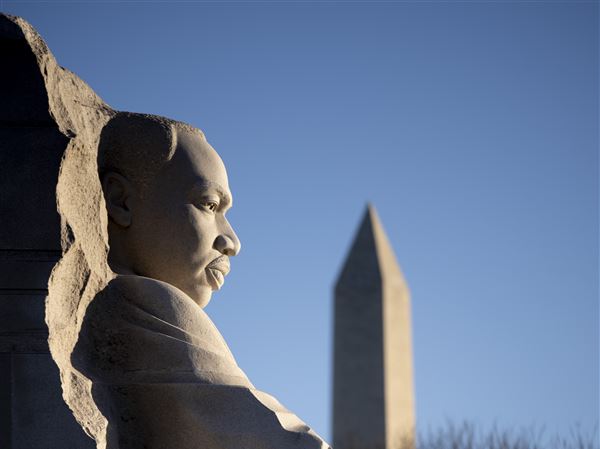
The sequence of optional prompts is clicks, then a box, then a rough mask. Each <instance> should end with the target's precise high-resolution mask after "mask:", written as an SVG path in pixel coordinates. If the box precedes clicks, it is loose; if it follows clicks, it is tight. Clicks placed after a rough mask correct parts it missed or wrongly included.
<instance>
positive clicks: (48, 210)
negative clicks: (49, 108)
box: [0, 70, 67, 250]
mask: <svg viewBox="0 0 600 449" xmlns="http://www.w3.org/2000/svg"><path fill="white" fill-rule="evenodd" d="M0 72H3V71H2V70H0ZM0 98H2V97H0ZM2 101H4V98H3V100H2ZM0 109H2V110H5V108H0ZM66 145H67V138H66V137H65V136H63V135H62V134H61V133H60V132H59V131H58V129H57V128H56V127H44V128H40V127H19V128H16V127H11V128H6V127H0V167H2V173H3V175H2V176H1V177H0V192H2V194H1V195H0V217H2V227H1V229H0V249H22V248H27V249H43V250H60V218H59V215H58V212H57V210H56V183H57V180H58V170H59V167H60V160H61V157H62V155H63V152H64V149H65V147H66Z"/></svg>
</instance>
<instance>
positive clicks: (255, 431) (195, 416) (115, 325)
mask: <svg viewBox="0 0 600 449" xmlns="http://www.w3.org/2000/svg"><path fill="white" fill-rule="evenodd" d="M98 169H99V174H100V182H101V185H102V190H103V194H104V199H105V203H106V210H107V213H108V239H109V252H108V265H109V267H110V269H111V271H112V272H114V273H115V274H114V277H112V279H110V280H109V282H108V283H107V285H106V287H104V288H103V289H102V290H101V291H100V292H98V293H97V294H96V295H95V297H94V299H92V301H91V302H90V303H89V305H88V306H87V308H86V310H85V314H84V316H83V319H82V322H81V328H80V331H79V335H78V339H77V343H76V344H75V347H74V349H73V352H72V355H71V362H72V365H73V368H74V369H75V370H77V371H78V372H79V373H81V374H82V375H83V376H84V377H85V378H87V379H89V381H91V391H89V397H87V398H86V399H88V400H90V403H89V406H90V408H93V407H94V406H95V407H96V408H97V409H98V412H99V414H100V415H102V416H103V417H104V419H106V427H105V428H104V423H102V424H100V425H98V424H95V426H98V427H100V429H101V431H100V432H99V433H95V434H94V437H95V438H96V441H97V442H98V446H99V447H104V446H103V445H104V444H105V445H106V446H105V447H106V448H124V449H125V448H132V449H133V448H157V449H158V448H165V449H166V448H179V449H186V448H190V449H192V448H231V449H234V448H236V449H242V448H244V449H250V448H277V449H284V448H307V449H308V448H323V447H327V446H326V445H325V444H324V443H323V441H322V440H321V439H320V438H319V437H318V436H317V435H316V434H315V433H314V432H312V431H311V430H310V428H308V427H307V426H306V425H305V424H304V423H303V422H302V421H300V420H299V419H298V418H297V417H296V416H295V415H293V414H292V413H290V412H289V411H287V410H286V409H285V408H284V407H283V406H281V405H280V404H279V403H278V402H277V401H276V400H275V399H274V398H273V397H271V396H269V395H267V394H265V393H262V392H260V391H257V390H256V389H254V387H253V385H252V384H251V383H250V381H249V380H248V378H247V377H246V376H245V374H244V373H243V372H242V371H241V370H240V368H239V367H238V366H237V364H236V362H235V360H234V358H233V356H232V354H231V353H230V351H229V349H228V347H227V344H226V343H225V341H224V340H223V338H222V337H221V335H220V333H219V331H218V330H217V329H216V327H215V326H214V324H213V323H212V322H211V320H210V318H209V317H208V316H207V315H206V314H205V313H204V311H203V310H202V307H204V306H205V305H206V304H207V303H208V302H209V301H210V298H211V294H212V292H213V291H215V290H218V289H219V288H220V287H221V286H222V284H223V282H224V277H225V276H226V275H227V273H228V272H229V257H231V256H235V255H236V254H237V253H238V251H239V249H240V242H239V240H238V238H237V236H236V234H235V233H234V231H233V229H232V227H231V226H230V224H229V222H228V221H227V219H226V217H225V213H226V212H227V210H228V209H229V208H230V207H231V204H232V196H231V193H230V191H229V186H228V180H227V173H226V170H225V166H224V165H223V162H222V161H221V159H220V158H219V155H218V154H217V153H216V151H215V150H214V149H213V148H212V147H211V146H210V145H209V144H208V142H207V141H206V139H205V138H204V135H203V134H202V132H201V131H199V130H197V129H195V128H193V127H191V126H189V125H187V124H183V123H180V122H176V121H173V120H169V119H166V118H162V117H156V116H151V115H143V114H132V113H126V112H121V113H116V114H115V115H114V116H113V117H112V118H111V119H110V121H109V122H108V123H107V124H106V125H105V126H104V128H103V130H102V132H101V135H100V141H99V150H98ZM78 399H79V400H80V399H82V398H81V397H80V398H78ZM93 416H96V415H95V414H94V415H93ZM98 419H100V420H102V419H101V418H100V417H99V415H98ZM90 424H91V423H90Z"/></svg>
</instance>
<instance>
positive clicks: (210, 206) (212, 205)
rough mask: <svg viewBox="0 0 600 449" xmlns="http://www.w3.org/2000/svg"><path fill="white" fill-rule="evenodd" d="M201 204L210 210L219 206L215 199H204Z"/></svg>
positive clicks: (214, 209)
mask: <svg viewBox="0 0 600 449" xmlns="http://www.w3.org/2000/svg"><path fill="white" fill-rule="evenodd" d="M202 205H203V206H204V207H205V208H206V209H208V210H209V211H211V212H215V211H216V210H217V209H218V207H219V203H217V202H216V201H204V203H202Z"/></svg>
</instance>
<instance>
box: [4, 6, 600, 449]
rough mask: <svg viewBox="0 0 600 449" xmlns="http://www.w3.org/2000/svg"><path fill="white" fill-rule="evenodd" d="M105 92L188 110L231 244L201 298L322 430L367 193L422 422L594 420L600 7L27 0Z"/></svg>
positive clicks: (161, 110) (154, 109)
mask: <svg viewBox="0 0 600 449" xmlns="http://www.w3.org/2000/svg"><path fill="white" fill-rule="evenodd" d="M0 9H1V10H2V12H7V13H10V14H15V15H19V16H22V17H24V18H25V19H26V20H28V21H29V22H30V23H32V24H33V25H34V27H36V28H37V30H38V31H39V32H40V34H41V35H42V36H43V37H44V39H45V40H46V42H47V43H48V45H49V47H50V49H51V50H52V52H53V53H54V55H55V56H56V58H57V60H58V62H59V64H60V65H62V66H64V67H67V68H68V69H70V70H72V71H73V72H75V73H76V74H77V75H79V76H80V77H81V78H82V79H83V80H84V81H86V82H87V83H88V84H89V85H90V86H91V87H92V88H93V89H94V90H95V91H96V92H97V93H98V94H99V95H100V96H101V97H102V98H103V99H104V100H105V101H106V102H107V103H108V104H110V105H111V106H113V107H114V108H117V109H121V110H130V111H136V112H149V113H154V114H160V115H165V116H168V117H172V118H175V119H179V120H183V121H186V122H189V123H191V124H193V125H196V126H198V127H200V128H201V129H203V130H204V132H205V133H206V135H207V138H208V140H209V142H211V144H212V145H213V146H214V147H215V148H216V149H217V151H219V153H220V154H221V156H222V157H223V159H224V161H225V163H226V165H227V167H228V171H229V177H230V186H231V189H232V191H233V195H234V207H233V209H232V210H231V212H230V213H229V215H228V216H229V217H230V221H231V223H232V225H233V226H234V227H235V229H236V231H237V233H238V236H239V237H240V240H241V241H242V251H241V253H240V255H239V256H238V257H237V258H236V259H235V260H233V261H232V272H231V274H230V275H229V277H228V279H227V281H226V285H225V287H224V288H223V290H222V291H221V292H219V293H218V294H216V295H215V296H214V297H213V301H212V302H211V304H210V305H209V306H208V308H207V312H208V313H209V315H211V317H212V318H213V319H214V321H215V323H216V324H217V326H218V327H219V329H220V330H221V332H222V333H223V335H224V337H225V338H226V340H227V342H228V343H229V345H230V347H231V349H232V351H233V353H234V355H235V356H236V358H237V360H238V363H239V364H240V366H241V367H242V369H244V370H245V371H246V373H247V374H248V376H249V377H250V379H251V380H252V381H253V382H254V383H255V385H256V386H257V387H259V388H261V389H263V390H265V391H268V392H270V393H272V394H273V395H275V396H276V397H277V398H278V399H280V401H281V402H282V403H283V404H284V405H286V406H287V407H289V408H290V409H291V410H293V411H294V412H295V413H297V414H298V415H299V416H300V417H301V418H302V419H304V420H305V421H306V422H307V423H308V424H309V425H311V426H312V427H314V428H315V429H316V430H317V432H319V433H320V434H322V435H323V436H324V437H325V438H326V439H328V440H331V433H330V428H329V426H330V421H329V416H330V403H331V397H330V396H331V385H330V383H331V350H332V347H331V344H332V343H331V337H332V317H333V310H332V288H333V284H334V282H335V278H336V276H337V274H338V271H339V269H340V268H341V265H342V262H343V259H344V257H345V255H346V252H347V250H348V248H349V245H350V243H351V240H352V238H353V234H354V232H355V229H356V227H357V226H358V223H359V220H360V218H361V216H362V213H363V211H364V208H365V205H366V202H367V201H371V202H372V203H373V204H374V205H375V207H376V208H377V210H378V213H379V215H380V218H381V220H382V223H383V225H384V227H385V228H386V231H387V233H388V237H389V239H390V241H391V242H392V244H393V246H394V249H395V252H396V255H397V257H398V260H399V263H400V265H401V267H402V269H403V271H404V274H405V277H406V278H407V281H408V283H409V286H410V289H411V292H412V312H413V344H414V356H415V381H416V404H417V420H418V423H417V425H418V428H419V430H427V428H428V427H433V428H435V427H437V426H439V425H441V424H443V423H444V422H445V421H446V420H447V419H449V420H452V421H454V422H461V421H463V420H469V421H472V422H474V423H476V424H480V425H482V426H484V427H489V426H491V425H492V424H493V423H494V422H496V423H497V424H498V425H499V427H502V428H504V427H509V428H510V427H514V426H516V427H520V426H529V425H537V426H545V428H546V432H547V433H555V432H560V433H563V434H566V433H567V432H568V431H569V429H570V428H571V427H573V426H574V425H576V424H577V423H581V425H582V426H583V427H584V428H586V429H591V428H592V427H593V426H594V425H595V424H597V422H598V395H599V390H598V370H599V357H598V352H599V348H598V339H599V334H598V314H599V310H598V273H599V270H598V268H599V267H598V207H599V204H598V119H599V117H598V93H599V92H598V85H599V76H598V51H599V48H598V37H599V36H598V31H599V27H598V3H597V2H577V1H570V2H508V1H507V2H503V1H498V2H436V1H430V2H429V1H428V2H394V1H391V2H371V3H367V2H322V3H316V2H283V1H282V2H250V1H249V2H222V3H214V2H193V1H192V2H169V3H167V2H142V1H139V2H137V1H130V2H24V1H2V6H1V8H0Z"/></svg>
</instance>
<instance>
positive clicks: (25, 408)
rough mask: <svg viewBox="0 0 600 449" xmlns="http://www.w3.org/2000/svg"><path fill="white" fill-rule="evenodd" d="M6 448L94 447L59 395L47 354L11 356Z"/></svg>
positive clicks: (50, 361)
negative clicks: (9, 426)
mask: <svg viewBox="0 0 600 449" xmlns="http://www.w3.org/2000/svg"><path fill="white" fill-rule="evenodd" d="M11 439H12V444H11V446H9V447H10V449H57V448H61V449H94V448H95V444H94V441H93V440H92V439H91V438H89V437H88V436H87V435H85V433H84V432H83V430H82V429H81V427H79V425H78V424H77V422H76V421H75V418H73V415H72V414H71V411H70V410H69V409H68V408H67V406H66V404H65V403H64V401H63V399H62V396H61V389H60V380H59V376H58V368H57V367H56V365H55V363H54V361H53V360H52V358H51V357H50V354H13V356H12V436H11Z"/></svg>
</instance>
